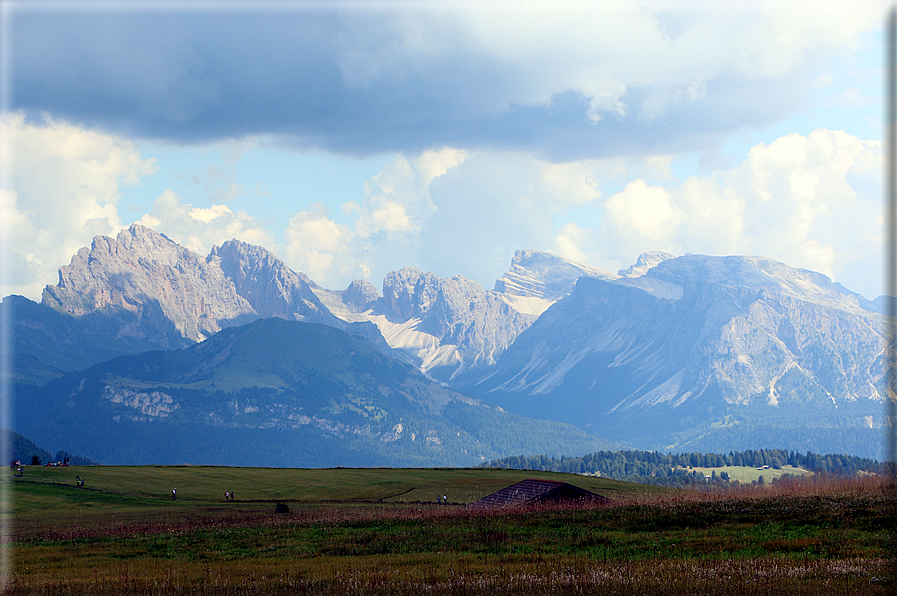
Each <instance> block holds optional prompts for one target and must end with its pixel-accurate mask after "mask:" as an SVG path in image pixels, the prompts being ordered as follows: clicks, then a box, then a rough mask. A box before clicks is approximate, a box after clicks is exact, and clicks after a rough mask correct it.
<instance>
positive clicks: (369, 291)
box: [342, 279, 380, 312]
mask: <svg viewBox="0 0 897 596" xmlns="http://www.w3.org/2000/svg"><path fill="white" fill-rule="evenodd" d="M342 298H343V303H344V304H346V305H347V306H350V307H351V308H353V309H354V310H355V312H364V311H365V310H367V309H368V308H369V307H370V305H371V304H373V303H374V302H376V301H378V300H380V293H379V292H378V291H377V287H376V286H375V285H374V284H372V283H371V282H369V281H365V280H363V279H356V280H355V281H353V282H352V283H350V284H349V286H348V287H347V288H346V289H345V290H343V293H342Z"/></svg>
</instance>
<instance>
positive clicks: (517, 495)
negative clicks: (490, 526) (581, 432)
mask: <svg viewBox="0 0 897 596" xmlns="http://www.w3.org/2000/svg"><path fill="white" fill-rule="evenodd" d="M581 500H589V501H595V502H599V503H607V502H608V501H609V500H610V499H608V498H606V497H602V496H601V495H597V494H595V493H593V492H591V491H588V490H586V489H584V488H579V487H578V486H573V485H572V484H569V483H567V482H556V481H554V480H532V479H527V480H522V481H520V482H518V483H517V484H513V485H511V486H509V487H508V488H503V489H501V490H500V491H498V492H495V493H492V494H491V495H487V496H485V497H483V498H482V499H480V500H479V501H476V502H474V503H472V504H471V505H472V506H473V507H512V506H514V505H527V504H530V503H542V502H546V501H581Z"/></svg>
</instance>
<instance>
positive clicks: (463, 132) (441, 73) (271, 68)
mask: <svg viewBox="0 0 897 596" xmlns="http://www.w3.org/2000/svg"><path fill="white" fill-rule="evenodd" d="M299 6H301V4H300V5H299ZM315 6H318V5H315ZM402 16H403V15H402V14H401V13H396V12H386V11H376V10H371V11H364V12H362V11H354V12H346V11H339V10H324V9H316V10H297V11H287V10H281V11H276V12H267V13H263V12H255V13H254V12H250V11H246V10H243V11H221V12H214V11H205V12H204V11H193V12H184V13H177V14H173V13H162V12H151V11H144V12H139V13H127V12H124V11H121V10H119V11H117V12H109V13H102V12H96V11H94V12H75V13H71V12H68V13H62V12H57V13H50V12H48V11H41V12H28V11H26V10H19V11H18V12H17V13H15V14H14V17H13V19H14V20H13V23H12V27H11V29H12V32H13V35H14V38H13V39H14V41H13V44H12V48H13V56H12V61H11V63H12V68H13V70H12V77H11V78H12V80H13V82H14V85H13V88H12V94H11V97H12V104H13V105H12V106H10V107H11V108H12V109H14V110H23V111H25V112H26V114H28V115H29V117H35V116H37V115H39V114H40V113H44V112H46V113H49V114H51V115H52V116H53V117H56V118H63V119H65V120H67V121H70V122H72V123H75V124H80V125H87V126H94V127H98V128H101V129H104V130H108V131H113V132H117V133H120V134H124V135H127V136H132V137H142V138H152V139H167V140H171V141H174V142H184V143H191V142H204V141H209V140H214V139H219V138H230V137H240V136H243V135H248V134H272V135H275V138H276V139H278V141H279V142H282V143H286V144H292V145H296V146H298V147H304V148H322V149H326V150H330V151H337V152H345V153H353V154H364V153H371V152H378V151H418V150H421V149H426V148H432V147H440V146H455V147H469V148H476V147H488V148H493V149H507V148H513V149H522V150H528V151H534V152H536V153H539V154H542V155H544V156H547V157H549V158H552V159H559V160H567V159H578V158H584V157H599V156H606V155H611V154H613V155H621V154H639V153H657V152H670V151H681V150H688V149H697V148H699V147H706V145H707V144H708V143H714V142H717V141H718V140H719V139H721V138H722V137H723V136H724V135H725V134H726V133H729V132H731V131H732V130H734V129H737V128H739V127H743V126H764V125H766V124H769V123H770V122H773V121H776V120H777V119H780V118H782V117H784V116H786V115H787V114H788V113H789V112H791V111H793V110H794V109H795V108H796V107H797V106H798V105H799V102H800V97H801V93H800V91H801V89H802V85H803V84H804V83H805V80H804V79H805V78H806V77H802V76H801V74H800V73H795V72H786V73H785V75H786V76H762V75H761V76H751V77H736V76H729V75H728V74H727V72H728V71H727V70H726V68H721V69H717V70H716V71H714V73H715V74H714V78H713V79H712V80H709V81H706V82H705V83H704V88H703V89H704V94H703V95H701V96H699V97H697V98H692V100H688V101H682V100H679V101H670V102H668V105H665V106H664V107H663V109H661V110H660V111H659V115H653V116H650V117H645V115H644V114H645V112H644V110H641V111H640V109H639V106H641V105H645V104H646V102H650V101H651V100H652V97H654V96H656V95H657V93H659V92H660V93H661V95H662V93H668V92H669V90H670V89H673V88H675V87H676V85H680V86H681V85H682V84H685V83H687V82H688V79H687V77H688V74H687V73H684V74H682V75H681V77H682V80H681V81H679V82H677V81H673V82H666V83H663V84H662V85H660V86H661V87H663V89H661V90H660V91H658V86H657V85H654V84H653V83H651V82H650V81H648V82H646V81H645V80H644V78H645V75H640V74H637V73H636V74H633V80H632V81H625V80H624V81H622V82H621V81H619V80H618V79H619V76H618V77H617V78H616V79H615V78H614V77H613V76H612V75H609V81H610V83H614V84H622V85H623V87H624V92H623V95H622V96H621V97H618V98H617V99H619V100H620V101H622V102H623V103H625V106H626V109H625V110H616V111H615V110H614V109H613V107H612V106H610V104H608V105H609V106H610V107H605V108H604V109H603V111H602V110H600V109H599V110H597V111H596V110H595V109H594V106H591V104H590V102H592V100H593V97H592V96H594V92H590V91H589V90H588V89H585V90H584V89H581V88H578V87H588V86H589V85H591V84H592V80H593V79H594V82H595V85H596V86H597V87H598V88H601V87H602V84H603V82H602V81H601V80H599V79H600V75H598V74H596V75H594V76H592V77H591V79H590V76H591V75H589V73H588V72H585V73H583V74H580V73H576V72H572V73H571V74H569V75H568V76H567V79H565V78H564V77H555V76H554V74H553V65H552V64H550V63H547V62H551V61H552V60H555V61H558V67H561V66H563V63H564V61H563V60H561V58H563V57H564V56H570V57H571V61H574V60H573V57H575V53H573V52H576V51H578V50H576V49H575V48H572V47H571V48H566V49H564V48H563V47H562V48H561V49H560V50H558V48H552V47H546V48H545V52H544V57H545V59H544V61H541V60H540V56H539V54H538V53H537V54H536V55H535V56H534V58H533V59H532V60H531V62H532V64H527V63H525V62H523V63H521V62H519V61H518V62H515V61H514V60H509V59H507V57H503V56H501V52H500V50H501V44H500V41H501V38H500V36H501V35H505V34H507V32H504V31H502V30H501V29H500V28H499V29H498V30H497V32H496V33H493V34H491V35H493V37H496V36H499V37H497V39H498V41H494V40H490V43H491V45H490V43H485V44H484V43H483V42H482V36H481V37H480V38H477V37H476V36H474V35H472V34H471V33H470V30H471V29H472V27H471V26H470V23H469V22H464V21H463V19H461V20H457V21H453V20H452V19H451V18H444V17H445V15H443V14H441V13H440V14H436V13H433V14H430V15H428V14H422V15H416V17H415V18H414V19H411V20H403V19H402V18H401V17H402ZM449 16H451V15H449ZM493 16H494V15H493ZM438 19H443V20H444V21H445V22H437V21H438ZM477 25H478V23H477ZM416 26H420V27H421V31H420V32H416V31H414V30H413V29H414V28H415V27H416ZM649 33H651V32H650V31H649ZM510 34H514V32H513V31H511V32H510ZM415 35H418V36H419V37H420V38H421V39H417V38H416V37H415ZM520 35H525V32H522V33H520ZM518 38H519V36H518ZM563 38H564V36H563V35H560V36H559V39H560V40H561V41H559V42H558V44H559V45H560V46H563ZM646 39H648V41H651V40H652V39H654V38H653V37H651V36H650V35H648V36H647V37H646ZM517 41H518V42H519V39H518V40H517ZM524 41H525V40H524ZM496 48H498V51H496ZM619 49H620V52H621V53H623V52H625V53H627V54H628V55H632V54H635V55H638V53H639V51H640V50H638V48H636V49H635V50H633V49H632V48H625V47H620V48H619ZM582 51H591V52H593V54H594V57H595V63H596V67H595V71H596V72H598V73H600V72H603V71H602V68H603V67H602V61H606V63H607V65H612V64H613V63H614V62H615V61H617V60H619V57H618V56H617V55H614V54H613V53H612V52H611V51H610V50H608V48H607V47H604V46H602V47H599V48H597V49H595V48H592V49H591V50H589V49H588V48H585V49H583V50H582ZM651 51H652V50H651V49H650V48H648V49H646V50H644V53H645V55H644V56H638V57H637V59H632V58H631V56H630V59H629V61H630V62H633V63H635V64H639V63H645V61H647V62H646V63H647V64H650V62H651V60H652V57H651V56H650V52H651ZM559 57H560V58H559ZM576 60H582V57H581V56H580V57H576ZM542 62H546V63H542ZM582 64H583V65H584V66H583V69H591V68H592V64H591V62H589V61H583V62H582ZM608 68H610V66H608ZM608 68H604V70H608ZM632 70H635V69H632ZM686 70H687V69H686ZM662 74H663V75H664V76H666V74H667V73H662ZM648 76H650V75H648ZM658 76H659V75H658ZM672 78H675V76H674V77H672ZM568 79H569V80H568ZM664 85H665V86H664ZM668 94H669V93H668ZM612 103H613V97H612V98H611V104H612ZM590 110H591V111H590ZM590 114H591V115H592V116H595V115H597V118H592V120H590V119H589V115H590ZM595 120H597V121H595Z"/></svg>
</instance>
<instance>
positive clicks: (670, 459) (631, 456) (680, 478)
mask: <svg viewBox="0 0 897 596" xmlns="http://www.w3.org/2000/svg"><path fill="white" fill-rule="evenodd" d="M726 466H748V467H755V468H761V467H763V466H769V467H770V468H772V469H781V468H782V467H783V466H793V467H795V468H803V469H805V470H810V471H812V472H816V473H825V474H836V475H844V476H853V475H856V474H857V473H859V472H861V471H862V472H869V473H880V472H881V471H882V466H883V464H881V463H879V462H877V461H875V460H873V459H869V458H863V457H856V456H853V455H838V454H826V455H820V454H818V453H811V452H807V453H805V454H802V453H797V452H794V451H788V450H785V449H760V450H748V451H734V452H733V451H730V452H729V453H728V454H725V455H724V454H720V453H677V454H670V453H659V452H657V451H598V452H596V453H591V454H589V455H584V456H582V457H560V458H558V457H549V456H545V455H533V456H525V455H518V456H512V457H506V458H504V459H497V460H493V461H490V462H488V463H484V464H481V466H480V467H484V468H510V469H515V470H540V471H551V472H566V473H570V474H598V475H600V476H602V477H605V478H614V479H616V480H628V481H632V482H641V483H645V484H665V485H668V484H674V485H675V484H688V483H691V482H694V481H695V480H700V481H703V480H704V475H703V474H698V473H695V472H693V471H692V470H690V469H689V468H725V467H726Z"/></svg>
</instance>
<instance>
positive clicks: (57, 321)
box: [0, 296, 189, 392]
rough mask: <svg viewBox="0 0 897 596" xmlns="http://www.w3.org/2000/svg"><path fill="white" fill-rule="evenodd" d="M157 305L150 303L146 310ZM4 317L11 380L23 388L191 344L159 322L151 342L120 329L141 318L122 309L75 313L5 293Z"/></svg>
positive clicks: (111, 308) (1, 309)
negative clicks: (113, 360)
mask: <svg viewBox="0 0 897 596" xmlns="http://www.w3.org/2000/svg"><path fill="white" fill-rule="evenodd" d="M153 307H154V305H153V304H149V305H147V306H146V309H147V310H152V309H153ZM156 308H158V306H156ZM0 317H8V318H9V321H10V323H11V324H10V327H11V330H12V336H13V345H12V349H13V367H12V368H13V371H14V376H13V378H12V379H10V380H11V381H12V383H14V384H15V385H16V386H17V387H18V388H19V390H20V392H21V391H28V390H30V389H33V388H34V387H37V386H40V385H43V384H45V383H47V382H48V381H50V380H52V379H55V378H58V377H60V376H62V375H63V374H65V373H68V372H72V371H76V370H81V369H84V368H87V367H88V366H91V365H94V364H97V363H99V362H103V361H105V360H109V359H110V358H114V357H116V356H120V355H123V354H137V353H140V352H145V351H147V350H154V349H169V348H183V347H186V346H187V345H188V344H189V341H187V340H185V339H184V338H182V337H180V334H179V333H178V332H177V329H175V328H174V326H173V325H170V324H169V325H168V327H163V326H162V325H161V324H160V326H159V328H158V329H155V330H153V331H154V333H152V334H148V335H149V336H151V337H153V338H154V339H152V340H149V339H145V338H137V337H129V336H128V335H127V334H125V333H122V332H121V330H122V329H127V328H128V327H129V326H133V325H136V323H137V317H136V315H134V314H133V313H131V312H128V311H126V310H124V309H121V308H114V307H107V308H103V309H100V310H97V311H96V312H93V313H91V314H88V315H84V316H81V317H76V316H73V315H70V314H68V313H64V312H59V311H57V310H54V309H52V308H50V307H49V306H45V305H43V304H38V303H36V302H33V301H31V300H28V299H27V298H23V297H22V296H7V297H5V298H4V299H3V305H2V308H0Z"/></svg>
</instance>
